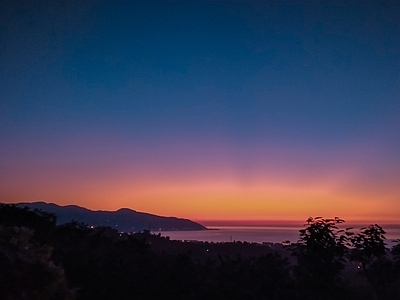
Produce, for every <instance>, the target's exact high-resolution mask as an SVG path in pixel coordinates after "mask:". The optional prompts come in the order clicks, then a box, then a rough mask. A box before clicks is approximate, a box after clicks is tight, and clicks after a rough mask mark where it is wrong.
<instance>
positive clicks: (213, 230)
mask: <svg viewBox="0 0 400 300" xmlns="http://www.w3.org/2000/svg"><path fill="white" fill-rule="evenodd" d="M382 227H383V229H384V230H385V231H386V234H385V237H386V244H387V246H388V247H392V246H394V245H395V244H396V242H395V241H396V240H398V239H400V224H399V225H388V226H387V227H384V226H382ZM207 228H208V230H196V231H155V232H154V233H156V234H158V233H160V234H161V236H164V237H169V238H170V239H171V240H180V241H201V242H213V243H220V242H234V241H240V242H248V243H260V244H262V243H283V242H291V243H295V242H297V241H298V239H299V230H300V229H302V228H299V227H283V226H282V227H280V226H259V227H256V226H215V227H213V226H208V227H207ZM352 231H353V232H358V231H357V230H352Z"/></svg>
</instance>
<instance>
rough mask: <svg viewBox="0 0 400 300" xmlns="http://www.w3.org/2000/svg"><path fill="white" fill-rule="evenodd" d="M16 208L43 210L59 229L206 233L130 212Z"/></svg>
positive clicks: (41, 204) (71, 207)
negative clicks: (68, 226)
mask: <svg viewBox="0 0 400 300" xmlns="http://www.w3.org/2000/svg"><path fill="white" fill-rule="evenodd" d="M17 206H19V207H25V206H26V207H28V208H30V209H32V210H34V209H40V210H42V211H45V212H49V213H52V214H54V215H56V217H57V224H58V225H60V224H65V223H68V222H71V221H77V222H82V223H85V224H88V225H89V226H95V227H97V226H109V227H112V228H115V229H117V230H118V231H123V232H138V231H143V230H156V231H173V230H205V229H207V228H206V227H204V226H203V225H201V224H199V223H196V222H193V221H191V220H188V219H181V218H176V217H163V216H157V215H153V214H149V213H143V212H137V211H135V210H132V209H129V208H121V209H119V210H117V211H103V210H97V211H93V210H89V209H87V208H84V207H80V206H77V205H66V206H60V205H57V204H54V203H46V202H32V203H30V202H21V203H18V204H17Z"/></svg>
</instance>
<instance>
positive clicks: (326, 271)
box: [291, 217, 346, 289]
mask: <svg viewBox="0 0 400 300" xmlns="http://www.w3.org/2000/svg"><path fill="white" fill-rule="evenodd" d="M343 222H344V221H343V220H342V219H339V218H337V217H336V218H334V219H324V218H322V217H316V218H312V217H310V218H308V220H307V224H306V226H307V227H306V228H305V229H302V230H300V231H299V232H300V239H299V241H298V242H297V243H296V244H294V245H292V246H291V250H292V253H293V255H295V256H296V258H297V266H296V267H295V276H296V278H297V280H298V281H299V282H300V283H301V284H303V285H309V286H319V287H321V289H327V287H332V286H334V285H335V283H337V281H338V279H339V275H340V273H341V271H342V270H343V269H344V266H345V253H346V246H345V239H346V238H345V236H344V235H339V234H338V232H339V229H338V227H337V226H336V225H337V224H340V223H343Z"/></svg>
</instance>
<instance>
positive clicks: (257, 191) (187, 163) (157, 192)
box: [0, 146, 400, 223]
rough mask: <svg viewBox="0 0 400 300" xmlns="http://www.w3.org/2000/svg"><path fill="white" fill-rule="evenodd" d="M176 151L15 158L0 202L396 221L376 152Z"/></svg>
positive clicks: (393, 185)
mask: <svg viewBox="0 0 400 300" xmlns="http://www.w3.org/2000/svg"><path fill="white" fill-rule="evenodd" d="M181 148H184V147H183V146H182V147H177V148H176V149H178V150H179V151H182V153H180V152H179V151H178V150H176V151H175V152H176V153H175V152H174V151H172V150H170V152H171V153H173V155H172V154H171V156H168V155H167V156H168V157H166V158H164V159H163V160H160V161H158V162H157V163H151V162H149V161H147V160H146V161H144V162H143V161H142V160H140V161H135V160H133V161H131V160H128V159H127V158H126V157H125V158H124V157H122V159H120V160H116V161H112V162H111V161H109V160H106V159H104V160H103V161H101V162H99V161H94V162H90V160H88V161H87V162H86V163H81V164H77V163H76V162H75V164H72V163H71V162H70V161H68V160H65V161H63V162H58V161H56V162H57V163H55V162H54V161H50V162H48V160H46V159H44V158H42V160H39V159H37V160H31V161H30V162H28V163H27V162H25V161H23V160H22V159H20V160H17V159H16V161H18V164H16V168H15V169H13V170H4V169H3V171H7V172H8V176H7V177H3V178H2V180H1V182H0V190H1V194H0V201H1V202H5V203H15V202H35V201H45V202H53V203H56V204H59V205H70V204H75V205H79V206H83V207H86V208H89V209H92V210H117V209H119V208H122V207H127V208H131V209H134V210H137V211H142V212H147V213H151V214H156V215H162V216H176V217H180V218H188V219H192V220H198V221H202V220H203V221H207V220H222V221H223V220H225V221H229V220H235V221H237V222H240V221H245V220H248V221H252V220H253V221H256V220H258V221H259V220H286V221H290V220H305V219H307V218H308V217H309V216H323V217H334V216H339V217H340V218H342V219H345V220H346V221H347V220H352V221H362V220H363V221H369V222H378V223H382V222H386V223H390V222H392V223H399V222H400V220H399V216H400V205H399V195H400V185H399V184H398V178H400V174H399V172H398V171H397V169H396V166H395V165H394V166H393V167H392V166H391V165H390V164H389V163H386V164H385V163H384V162H382V163H379V164H378V166H379V167H375V169H374V168H373V167H372V166H369V165H368V163H369V159H370V158H371V157H373V156H376V155H375V154H374V153H372V154H370V153H367V154H364V156H363V155H361V154H362V152H361V151H353V152H354V153H356V154H355V157H356V158H357V159H354V160H350V159H349V158H346V159H342V158H341V156H344V155H342V153H341V151H338V153H337V154H336V156H334V157H333V158H331V160H326V159H325V157H319V158H318V157H317V158H315V153H311V154H309V153H308V151H306V150H307V149H305V150H304V149H303V150H302V149H297V150H296V154H295V155H294V154H290V153H283V154H282V153H281V152H283V151H280V149H277V150H273V151H272V150H269V151H270V152H271V153H270V155H271V157H273V158H274V159H270V158H269V154H268V155H264V154H263V155H264V156H263V155H259V156H257V157H258V158H257V160H256V161H255V162H248V163H247V165H244V166H243V165H240V164H238V163H237V161H235V160H234V158H232V157H229V156H227V155H226V153H224V152H223V151H222V152H221V151H220V152H221V153H222V154H221V153H219V154H218V153H217V154H215V155H214V153H212V151H211V150H210V153H208V154H209V156H210V159H209V160H205V159H204V158H203V159H202V160H199V161H193V159H192V157H190V156H189V155H187V154H186V156H185V155H184V154H185V153H186V152H189V153H192V154H193V153H195V154H196V151H200V150H197V148H195V150H191V152H190V151H188V150H187V149H186V150H185V151H186V152H185V151H184V150H181ZM199 148H200V147H199ZM267 150H268V149H267ZM204 151H205V150H204ZM166 152H167V153H169V152H168V151H166ZM260 152H262V151H261V150H260ZM267 152H268V151H267ZM360 153H361V154H360ZM193 155H194V154H193ZM224 155H225V156H224ZM222 156H223V157H222ZM188 157H189V158H188ZM310 157H311V158H310ZM335 157H336V158H335ZM359 157H361V158H359ZM363 157H364V158H363ZM32 161H34V163H32ZM383 168H385V169H384V171H385V172H380V171H379V170H380V169H383ZM38 169H40V172H38V171H37V170H38ZM371 174H372V175H371ZM207 222H208V221H207Z"/></svg>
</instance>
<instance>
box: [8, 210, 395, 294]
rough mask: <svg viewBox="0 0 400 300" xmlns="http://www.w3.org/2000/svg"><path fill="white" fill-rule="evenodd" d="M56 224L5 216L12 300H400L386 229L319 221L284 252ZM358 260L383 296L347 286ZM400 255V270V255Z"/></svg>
mask: <svg viewBox="0 0 400 300" xmlns="http://www.w3.org/2000/svg"><path fill="white" fill-rule="evenodd" d="M11 216H12V217H11ZM54 221H55V217H54V216H52V215H49V214H46V213H43V212H40V211H29V210H28V209H24V208H18V207H15V206H8V205H1V206H0V270H1V272H0V292H2V294H1V295H2V299H3V298H4V299H49V300H50V299H71V297H73V296H74V295H75V299H78V300H79V299H85V300H90V299H96V300H97V299H230V300H231V299H291V300H296V299H305V298H315V299H322V298H324V299H349V298H351V299H364V300H365V299H376V298H378V297H381V298H385V297H386V299H390V298H392V299H394V298H396V297H397V298H400V297H399V296H400V290H398V288H397V287H398V286H400V282H399V277H398V276H397V275H396V274H398V272H397V273H396V271H395V267H394V266H395V264H394V263H392V261H390V260H388V258H387V257H386V256H385V253H386V250H382V249H383V248H385V246H384V247H383V248H382V242H383V244H384V235H383V234H384V232H383V229H382V228H380V227H379V226H377V225H376V226H375V225H374V226H372V227H371V226H370V227H368V228H364V229H363V230H362V231H361V232H360V233H358V234H354V233H352V232H350V231H349V230H350V228H348V229H347V230H346V231H342V230H339V228H338V224H341V223H343V222H344V221H343V220H341V219H339V218H334V219H324V218H321V217H317V218H309V219H308V220H307V224H306V227H305V228H304V229H302V230H300V238H299V241H298V242H297V243H296V244H293V245H290V246H287V247H285V246H283V245H282V246H280V248H279V249H280V250H279V252H275V251H276V250H271V248H269V247H266V246H262V245H252V244H250V243H240V242H236V243H225V244H221V243H215V244H214V243H183V242H179V241H170V240H169V239H166V238H163V237H162V236H160V235H153V234H151V232H149V231H144V232H140V233H135V234H131V235H129V234H122V233H119V232H118V231H117V230H115V229H112V228H109V227H97V228H90V227H89V226H87V225H86V224H82V223H77V222H70V223H68V224H64V225H60V226H55V222H54ZM1 226H4V227H1ZM255 249H256V250H257V251H254V252H253V250H255ZM260 249H261V252H260ZM287 249H290V250H291V253H292V255H293V256H292V257H291V256H290V255H289V254H290V252H289V253H287V252H286V251H287ZM385 249H386V248H385ZM353 251H354V252H353ZM250 253H252V254H251V255H249V254H250ZM348 253H349V254H350V256H349V257H351V258H352V259H357V260H358V259H363V260H364V261H365V265H367V266H369V267H368V270H369V272H368V274H369V275H371V276H372V277H373V278H374V280H373V281H371V283H370V284H371V286H373V288H374V289H375V291H376V292H374V293H372V292H370V290H371V288H368V286H364V285H363V283H362V282H363V281H360V282H361V284H360V285H357V286H351V285H349V284H347V283H346V282H345V281H344V280H341V279H342V275H343V273H344V272H347V271H346V270H345V267H346V266H347V267H349V266H351V265H350V264H349V261H347V260H346V258H347V254H348ZM392 254H393V257H394V261H395V262H398V261H399V258H400V247H398V246H396V247H394V248H393V251H392ZM284 257H286V258H284ZM385 257H386V258H385ZM363 271H365V270H363ZM368 274H367V275H368ZM357 276H361V275H357ZM396 276H397V277H396ZM21 286H22V287H23V288H21ZM366 287H367V288H366ZM72 291H75V292H74V293H73V292H72Z"/></svg>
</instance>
